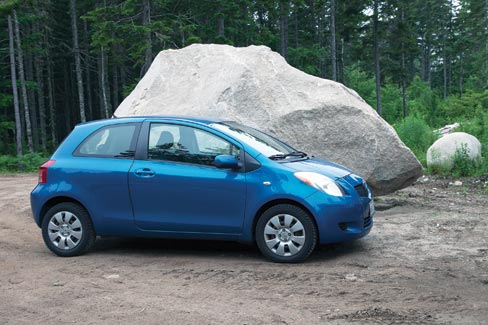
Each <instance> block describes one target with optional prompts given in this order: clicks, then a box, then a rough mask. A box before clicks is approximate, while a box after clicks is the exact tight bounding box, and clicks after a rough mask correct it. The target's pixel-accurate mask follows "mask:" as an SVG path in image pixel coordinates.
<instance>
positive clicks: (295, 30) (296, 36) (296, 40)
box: [293, 0, 488, 49]
mask: <svg viewBox="0 0 488 325" xmlns="http://www.w3.org/2000/svg"><path fill="white" fill-rule="evenodd" d="M487 1H488V0H487ZM294 9H295V12H294V13H293V22H294V26H293V27H294V35H293V36H294V40H295V42H294V44H293V45H294V46H295V48H296V49H297V48H298V8H297V7H296V5H295V8H294Z"/></svg>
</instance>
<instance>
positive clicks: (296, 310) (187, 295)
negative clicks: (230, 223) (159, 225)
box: [0, 175, 488, 324]
mask: <svg viewBox="0 0 488 325" xmlns="http://www.w3.org/2000/svg"><path fill="white" fill-rule="evenodd" d="M449 182H451V181H450V180H443V179H425V178H423V179H422V180H421V181H419V182H417V184H415V185H414V186H411V187H409V188H407V189H405V190H402V191H399V192H397V193H395V194H394V195H390V196H387V197H382V198H379V199H378V200H377V206H378V209H380V210H382V211H378V212H377V215H376V219H375V227H374V229H373V230H372V232H371V233H370V235H369V236H367V237H366V238H363V239H361V240H358V241H356V242H352V243H346V244H341V245H332V246H326V247H321V248H320V249H319V250H317V251H316V252H315V253H314V254H313V255H312V256H311V258H310V259H309V261H307V262H306V263H304V264H300V265H279V264H273V263H269V262H267V261H265V260H263V258H262V257H261V256H260V254H259V253H258V251H257V249H256V248H255V247H247V246H243V245H239V244H236V243H221V242H202V241H198V242H195V241H192V242H184V241H168V240H138V239H101V240H98V241H97V243H96V244H95V248H94V250H93V251H91V252H90V253H89V254H87V255H85V256H81V257H76V258H59V257H56V256H54V255H53V254H52V253H50V252H49V251H48V249H47V248H46V247H45V246H44V243H43V241H42V239H41V233H40V230H39V229H38V228H37V226H36V225H35V224H34V222H33V220H32V218H31V214H30V206H29V192H30V190H31V189H32V188H33V187H34V185H35V183H36V176H35V175H15V176H0V185H1V186H0V323H1V324H47V323H60V322H62V323H65V324H68V323H70V324H72V323H83V324H100V323H114V324H115V323H121V324H134V323H136V322H139V323H141V324H162V323H164V324H190V323H191V324H194V323H198V324H217V323H225V324H228V323H236V324H271V323H273V324H319V323H321V324H324V323H327V324H344V323H346V324H347V323H355V324H378V323H380V324H392V323H410V324H451V323H452V324H463V323H464V324H482V323H484V324H487V323H488V195H486V194H485V195H481V194H480V192H482V191H484V190H483V183H484V182H483V181H482V182H481V183H480V182H479V180H478V181H476V180H472V179H464V180H463V183H464V184H463V185H462V186H454V185H449Z"/></svg>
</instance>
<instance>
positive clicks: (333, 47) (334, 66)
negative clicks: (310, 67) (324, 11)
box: [330, 0, 337, 81]
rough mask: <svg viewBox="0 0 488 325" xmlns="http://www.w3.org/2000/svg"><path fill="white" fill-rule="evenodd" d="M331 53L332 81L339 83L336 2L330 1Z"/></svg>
mask: <svg viewBox="0 0 488 325" xmlns="http://www.w3.org/2000/svg"><path fill="white" fill-rule="evenodd" d="M330 53H331V60H332V80H334V81H337V45H336V26H335V0H330Z"/></svg>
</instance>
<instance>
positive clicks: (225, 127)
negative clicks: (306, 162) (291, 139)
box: [211, 122, 306, 160]
mask: <svg viewBox="0 0 488 325" xmlns="http://www.w3.org/2000/svg"><path fill="white" fill-rule="evenodd" d="M211 126H212V127H213V128H215V129H217V130H220V131H222V132H224V133H226V134H228V135H230V136H232V137H234V138H236V139H238V140H240V141H242V142H244V143H246V144H247V145H249V146H251V147H252V148H254V149H256V150H258V151H259V152H261V153H262V154H263V155H265V156H266V157H269V158H270V159H276V160H280V159H285V158H287V157H291V156H295V157H297V156H299V157H306V154H305V153H302V152H299V151H295V149H293V148H292V147H290V146H288V145H287V144H285V143H283V142H281V141H279V140H278V139H275V138H273V137H272V136H269V135H267V134H266V133H263V132H261V131H258V130H256V129H253V128H251V127H249V126H245V125H242V124H239V123H236V122H224V123H213V124H211Z"/></svg>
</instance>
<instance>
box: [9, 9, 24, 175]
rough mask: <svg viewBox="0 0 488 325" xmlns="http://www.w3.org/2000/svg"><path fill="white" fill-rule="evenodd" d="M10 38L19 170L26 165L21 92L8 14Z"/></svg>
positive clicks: (12, 32)
mask: <svg viewBox="0 0 488 325" xmlns="http://www.w3.org/2000/svg"><path fill="white" fill-rule="evenodd" d="M8 40H9V54H10V74H11V78H12V95H13V98H14V113H15V145H16V147H17V158H19V170H23V169H24V166H23V164H22V162H21V160H20V158H22V125H21V123H20V108H19V93H18V91H17V71H16V69H15V50H14V31H13V27H12V17H11V16H10V15H9V16H8Z"/></svg>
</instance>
